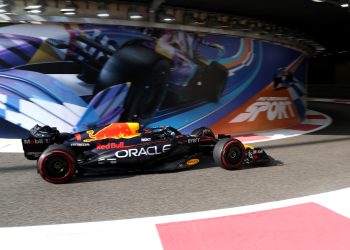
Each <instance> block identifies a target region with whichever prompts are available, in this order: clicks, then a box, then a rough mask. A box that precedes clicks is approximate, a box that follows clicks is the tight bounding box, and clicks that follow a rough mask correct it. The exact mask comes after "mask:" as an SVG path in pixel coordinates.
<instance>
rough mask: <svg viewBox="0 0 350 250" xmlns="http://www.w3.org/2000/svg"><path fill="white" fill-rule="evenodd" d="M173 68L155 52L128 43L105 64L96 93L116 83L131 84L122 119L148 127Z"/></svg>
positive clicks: (163, 96)
mask: <svg viewBox="0 0 350 250" xmlns="http://www.w3.org/2000/svg"><path fill="white" fill-rule="evenodd" d="M170 67H171V62H170V61H169V60H167V59H165V58H163V57H162V56H160V55H158V54H157V53H156V52H155V51H153V50H152V49H150V48H147V47H144V46H142V45H140V44H137V43H136V44H133V43H131V44H127V45H125V46H123V47H122V48H120V49H119V50H118V51H117V52H116V53H115V54H114V55H113V56H111V57H110V58H109V60H108V61H107V62H106V64H105V65H104V67H103V68H102V70H101V73H100V76H99V79H98V84H97V85H96V87H95V90H94V93H95V94H97V93H98V92H100V91H101V90H103V89H106V88H108V87H111V86H113V85H115V84H116V83H124V82H131V86H130V89H129V92H128V94H127V96H126V99H125V101H124V111H123V113H122V116H121V118H120V120H121V121H137V122H140V123H142V124H146V123H147V122H148V120H149V119H151V118H152V117H153V115H154V114H155V113H156V112H157V110H158V109H159V108H160V106H161V104H162V103H163V100H164V98H165V95H166V91H167V81H168V76H169V71H170Z"/></svg>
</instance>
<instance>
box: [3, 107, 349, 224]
mask: <svg viewBox="0 0 350 250" xmlns="http://www.w3.org/2000/svg"><path fill="white" fill-rule="evenodd" d="M310 108H311V109H314V110H318V111H321V112H324V113H326V114H329V115H330V116H331V117H333V119H334V120H335V121H334V123H333V124H332V125H331V126H330V127H328V128H326V129H324V130H322V131H319V132H316V133H314V134H309V135H304V136H300V137H295V138H290V139H286V140H279V141H273V142H264V143H260V144H256V145H260V146H264V148H265V149H266V150H267V152H268V153H269V154H270V155H272V156H273V157H274V158H275V159H276V164H275V165H274V166H270V167H262V168H251V169H245V170H240V171H226V170H223V169H221V168H219V167H215V166H212V167H206V168H201V169H193V170H189V171H183V172H177V173H167V174H148V175H135V176H134V175H122V176H111V177H88V178H80V179H75V180H74V181H73V182H72V183H69V184H64V185H53V184H50V183H47V182H45V181H44V180H43V179H41V177H40V176H39V175H37V173H36V169H35V162H32V161H27V160H25V158H24V157H23V156H22V155H21V154H0V227H7V226H23V225H39V224H57V223H72V222H87V221H100V220H116V219H125V218H135V217H146V216H157V215H166V214H175V213H186V212H194V211H201V210H211V209H219V208H227V207H235V206H242V205H250V204H256V203H261V202H268V201H275V200H281V199H288V198H293V197H299V196H304V195H310V194H316V193H320V192H326V191H331V190H336V189H340V188H345V187H348V186H350V164H349V162H350V153H349V152H350V149H349V146H350V112H349V108H350V106H346V105H341V104H330V103H312V104H311V107H310Z"/></svg>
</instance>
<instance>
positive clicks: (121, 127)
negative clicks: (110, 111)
mask: <svg viewBox="0 0 350 250" xmlns="http://www.w3.org/2000/svg"><path fill="white" fill-rule="evenodd" d="M139 128H140V124H139V123H136V122H125V123H112V124H110V125H108V126H106V127H104V128H103V129H101V130H99V131H97V132H95V131H94V130H88V131H86V133H87V135H88V136H89V139H85V140H84V142H91V141H97V140H103V139H108V138H112V139H120V138H127V139H129V138H133V137H137V136H140V135H141V134H140V133H138V130H139Z"/></svg>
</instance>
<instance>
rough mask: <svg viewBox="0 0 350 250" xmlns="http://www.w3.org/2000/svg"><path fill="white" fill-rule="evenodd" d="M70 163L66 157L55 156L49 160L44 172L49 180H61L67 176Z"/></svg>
mask: <svg viewBox="0 0 350 250" xmlns="http://www.w3.org/2000/svg"><path fill="white" fill-rule="evenodd" d="M69 169H70V163H69V161H68V160H67V159H66V158H65V157H64V156H58V155H55V156H53V157H50V158H49V159H47V161H46V164H45V166H44V171H45V173H46V175H47V176H48V177H49V178H52V179H61V178H63V177H65V176H66V175H67V173H68V172H69Z"/></svg>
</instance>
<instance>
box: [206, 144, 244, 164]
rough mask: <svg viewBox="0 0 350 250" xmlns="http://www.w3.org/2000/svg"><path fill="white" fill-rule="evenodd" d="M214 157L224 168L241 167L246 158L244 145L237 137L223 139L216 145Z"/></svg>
mask: <svg viewBox="0 0 350 250" xmlns="http://www.w3.org/2000/svg"><path fill="white" fill-rule="evenodd" d="M213 158H214V161H215V163H216V164H218V165H219V166H220V167H222V168H224V169H227V170H236V169H240V168H242V165H243V162H244V158H245V149H244V145H243V144H242V143H241V142H240V141H239V140H237V139H232V138H226V139H222V140H220V141H219V142H218V143H217V144H216V145H215V147H214V151H213Z"/></svg>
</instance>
